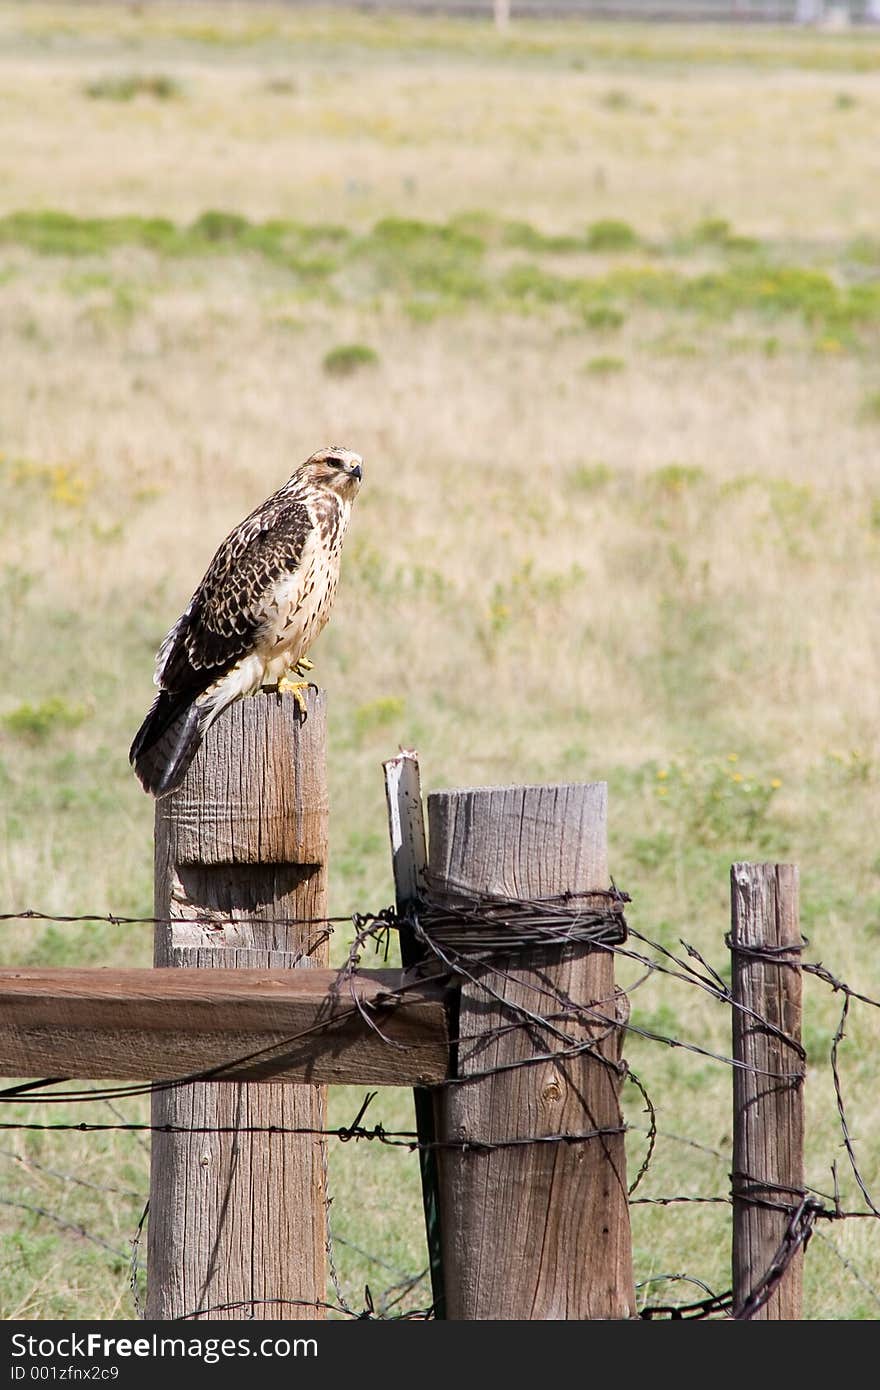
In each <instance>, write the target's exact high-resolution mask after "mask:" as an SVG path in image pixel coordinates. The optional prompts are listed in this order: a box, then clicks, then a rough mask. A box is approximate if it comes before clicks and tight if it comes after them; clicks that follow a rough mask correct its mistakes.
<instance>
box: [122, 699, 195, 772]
mask: <svg viewBox="0 0 880 1390" xmlns="http://www.w3.org/2000/svg"><path fill="white" fill-rule="evenodd" d="M204 731H205V711H204V709H200V708H199V705H198V704H197V703H196V701H195V700H193V698H192V696H189V695H187V696H183V697H180V696H178V697H175V696H173V695H169V694H168V692H167V691H166V690H162V691H160V692H159V694H158V695H157V697H156V699H155V700H154V701H153V705H152V707H151V709H150V712H149V714H148V715H147V717H146V719H145V720H144V722H143V724H142V725H141V727H140V728H139V729H138V731H137V733H136V734H135V738H134V742H133V743H132V745H131V751H130V752H129V755H128V756H129V761H130V762H131V763H132V764H133V766H134V770H135V772H136V773H137V776H138V780H139V781H140V784H141V786H142V787H143V788H144V791H148V792H152V794H153V796H166V795H167V794H168V792H172V791H174V789H175V787H179V786H180V784H181V782H182V781H183V779H184V777H185V776H186V773H187V769H188V768H189V765H190V763H191V762H192V760H193V758H194V757H195V755H196V753H197V751H198V748H199V744H200V743H201V741H202V735H203V734H204Z"/></svg>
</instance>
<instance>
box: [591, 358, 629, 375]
mask: <svg viewBox="0 0 880 1390" xmlns="http://www.w3.org/2000/svg"><path fill="white" fill-rule="evenodd" d="M625 367H626V363H625V362H624V360H623V358H622V357H591V358H590V360H589V362H588V363H587V365H586V368H585V370H586V371H587V372H589V373H590V375H591V376H613V375H614V374H615V372H622V371H623V370H624V369H625Z"/></svg>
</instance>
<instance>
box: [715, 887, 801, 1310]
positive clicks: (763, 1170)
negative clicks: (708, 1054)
mask: <svg viewBox="0 0 880 1390" xmlns="http://www.w3.org/2000/svg"><path fill="white" fill-rule="evenodd" d="M730 893H731V934H730V940H731V950H732V953H733V975H732V992H733V999H734V1007H733V1010H732V1013H733V1056H734V1058H735V1060H736V1061H738V1062H741V1063H743V1065H742V1066H738V1067H734V1069H733V1176H732V1190H733V1306H734V1311H736V1310H737V1309H740V1308H742V1307H743V1305H744V1303H745V1302H746V1300H747V1299H748V1297H749V1294H750V1293H751V1291H752V1290H753V1289H754V1288H755V1287H756V1285H757V1284H758V1282H759V1280H760V1279H761V1278H762V1277H763V1276H764V1274H765V1273H766V1272H767V1271H768V1270H769V1268H770V1266H771V1264H772V1263H773V1259H774V1256H775V1255H776V1252H777V1250H778V1249H779V1247H780V1245H781V1243H782V1239H783V1236H784V1234H785V1229H786V1225H787V1223H788V1217H787V1213H786V1211H785V1210H784V1209H782V1210H780V1206H781V1207H783V1208H784V1207H785V1206H786V1205H789V1206H791V1205H793V1206H797V1204H798V1202H799V1201H800V1198H801V1196H802V1195H803V1190H804V1090H803V1076H804V1061H803V1058H802V1056H801V1055H800V1052H799V1048H800V1042H801V985H802V976H801V970H800V950H801V932H800V917H799V911H798V907H799V902H798V871H797V868H796V867H795V866H794V865H793V864H734V865H733V866H732V867H731V870H730ZM738 948H740V949H738ZM750 951H751V952H755V953H756V954H754V955H750V954H749V952H750ZM762 951H765V952H767V953H768V955H769V956H771V957H772V956H773V955H775V956H776V959H772V958H769V959H768V958H767V957H766V956H765V958H764V959H761V958H760V952H762ZM738 1005H739V1006H740V1007H737V1006H738ZM761 1019H766V1020H767V1022H768V1023H770V1024H772V1025H773V1027H774V1028H776V1029H779V1030H780V1032H779V1033H777V1032H773V1031H772V1030H769V1029H767V1028H766V1027H763V1026H762V1024H761V1022H760V1021H759V1020H761ZM780 1033H781V1034H784V1037H783V1036H780ZM786 1038H790V1039H791V1042H790V1043H788V1042H786V1041H785V1039H786ZM785 1077H788V1078H790V1079H788V1080H785V1079H784V1078H785ZM747 1199H751V1200H747ZM762 1200H764V1201H766V1202H768V1203H770V1204H772V1205H769V1206H762V1205H760V1203H761V1201H762ZM774 1208H775V1209H774ZM802 1298H803V1251H802V1250H800V1251H798V1253H797V1254H796V1255H795V1257H794V1259H793V1260H792V1262H791V1264H790V1265H789V1266H788V1269H787V1270H786V1272H785V1274H784V1275H783V1277H782V1280H781V1282H780V1284H779V1287H778V1288H777V1289H776V1290H775V1292H774V1293H773V1294H771V1296H770V1298H769V1300H768V1301H767V1302H766V1303H765V1304H764V1306H763V1307H761V1308H758V1309H757V1311H755V1312H754V1313H751V1314H750V1316H751V1317H753V1318H756V1319H769V1320H771V1321H797V1320H799V1319H800V1318H801V1315H802Z"/></svg>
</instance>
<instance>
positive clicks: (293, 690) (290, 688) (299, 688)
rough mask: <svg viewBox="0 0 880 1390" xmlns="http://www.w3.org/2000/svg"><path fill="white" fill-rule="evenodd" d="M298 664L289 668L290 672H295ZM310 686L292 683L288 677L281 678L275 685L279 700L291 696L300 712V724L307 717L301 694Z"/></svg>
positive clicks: (303, 683)
mask: <svg viewBox="0 0 880 1390" xmlns="http://www.w3.org/2000/svg"><path fill="white" fill-rule="evenodd" d="M300 664H301V663H300V662H297V664H296V666H292V667H291V670H293V671H296V670H297V669H298V667H299V665H300ZM309 665H311V662H310V663H309ZM310 685H311V682H310V681H292V680H291V679H290V677H289V676H282V677H281V680H280V681H279V682H278V685H277V690H278V696H279V698H280V697H281V696H282V695H292V696H293V698H294V700H295V701H296V707H297V709H298V710H299V712H300V723H304V722H305V719H306V717H307V715H308V708H307V706H306V697H305V695H304V694H303V691H304V690H308V689H309V688H310Z"/></svg>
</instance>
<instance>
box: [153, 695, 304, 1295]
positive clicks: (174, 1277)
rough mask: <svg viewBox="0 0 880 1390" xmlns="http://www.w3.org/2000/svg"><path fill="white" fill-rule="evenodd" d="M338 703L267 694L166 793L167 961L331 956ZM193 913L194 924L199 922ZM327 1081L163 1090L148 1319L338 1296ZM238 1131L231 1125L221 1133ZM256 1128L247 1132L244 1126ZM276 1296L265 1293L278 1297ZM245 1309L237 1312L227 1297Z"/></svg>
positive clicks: (220, 725)
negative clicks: (329, 1266) (325, 923)
mask: <svg viewBox="0 0 880 1390" xmlns="http://www.w3.org/2000/svg"><path fill="white" fill-rule="evenodd" d="M325 741H326V702H325V696H324V693H323V691H315V690H314V689H310V690H309V692H308V714H307V718H306V720H305V722H304V723H303V724H300V723H299V720H298V714H297V707H296V703H295V702H294V700H293V699H290V698H283V699H281V700H278V699H277V697H276V696H275V695H268V694H267V695H257V696H256V697H255V698H253V699H248V700H240V701H239V702H238V703H237V704H234V705H232V706H231V707H230V708H229V709H228V710H227V711H226V712H225V713H224V714H223V715H222V716H221V718H220V719H219V720H218V721H217V723H216V724H215V725H214V726H213V727H212V729H211V730H210V733H209V734H208V737H207V739H206V741H205V743H204V745H203V746H202V748H201V749H200V750H199V753H198V755H197V757H196V759H195V761H194V762H193V764H192V766H191V768H190V770H189V772H188V773H187V776H186V779H185V781H184V782H183V784H182V785H181V786H180V787H179V788H178V790H177V791H175V792H172V793H171V794H170V795H169V796H167V797H165V798H163V799H162V800H160V801H159V802H157V804H156V886H155V904H156V907H155V911H156V916H157V917H159V918H169V919H170V923H169V925H167V926H165V925H159V926H157V928H156V939H155V963H156V965H162V966H181V967H186V966H196V967H202V968H204V967H209V966H216V967H218V968H223V967H236V966H237V967H243V968H244V967H259V968H267V967H274V968H278V967H290V968H302V969H308V968H309V967H314V966H326V965H327V964H328V963H329V962H328V949H327V944H326V937H325V935H324V931H323V929H322V928H321V927H315V926H311V927H310V926H295V925H290V920H291V919H295V920H298V921H299V920H302V919H315V918H323V917H326V915H327V777H326V767H325V762H326V756H325ZM193 919H195V920H193ZM325 1098H326V1092H325V1090H324V1088H323V1087H318V1086H300V1085H284V1084H280V1083H276V1082H260V1083H240V1082H232V1081H229V1082H213V1083H199V1084H193V1085H189V1086H183V1087H179V1088H177V1089H174V1090H171V1091H165V1092H159V1093H157V1094H156V1095H155V1096H154V1098H153V1112H152V1113H153V1124H154V1126H160V1125H171V1126H180V1127H183V1128H185V1129H190V1128H196V1129H204V1130H207V1131H208V1132H206V1133H191V1134H183V1133H165V1134H163V1133H154V1135H153V1148H152V1164H151V1174H150V1221H149V1254H148V1260H149V1263H148V1279H147V1306H146V1316H147V1318H150V1319H154V1318H181V1317H185V1316H186V1315H187V1314H193V1313H197V1312H200V1313H201V1316H202V1317H206V1318H233V1319H235V1318H239V1319H240V1318H248V1317H256V1318H315V1317H321V1316H323V1314H322V1310H321V1308H320V1307H319V1303H320V1302H322V1301H323V1300H324V1298H325V1297H326V1293H325V1290H326V1250H325V1245H326V1236H325V1232H326V1209H325V1196H324V1194H325V1161H326V1150H325V1142H324V1141H323V1140H322V1139H320V1138H317V1137H313V1136H309V1135H291V1134H268V1133H261V1134H255V1133H248V1132H246V1131H247V1130H248V1129H249V1128H250V1127H259V1128H267V1127H268V1126H273V1125H277V1126H283V1127H285V1128H307V1129H315V1130H320V1129H323V1128H324V1127H325ZM224 1129H228V1130H229V1131H230V1132H228V1133H221V1132H213V1131H221V1130H224ZM236 1131H240V1132H236ZM264 1300H265V1301H264ZM229 1305H232V1306H229Z"/></svg>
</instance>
